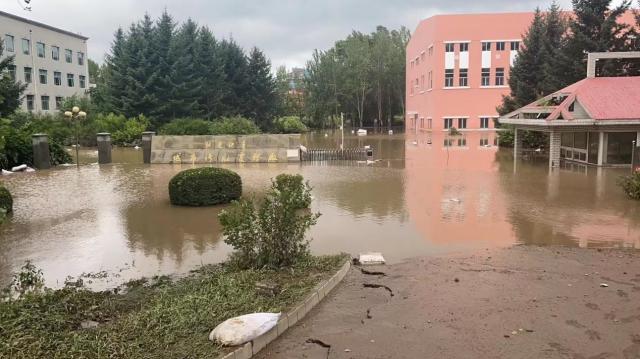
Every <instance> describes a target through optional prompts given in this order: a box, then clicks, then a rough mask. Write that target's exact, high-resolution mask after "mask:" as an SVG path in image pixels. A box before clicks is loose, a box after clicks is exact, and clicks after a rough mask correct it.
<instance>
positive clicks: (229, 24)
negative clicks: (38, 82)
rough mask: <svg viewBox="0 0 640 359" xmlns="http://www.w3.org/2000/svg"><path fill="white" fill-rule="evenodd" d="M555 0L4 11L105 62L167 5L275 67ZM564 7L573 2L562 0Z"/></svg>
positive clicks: (37, 0)
mask: <svg viewBox="0 0 640 359" xmlns="http://www.w3.org/2000/svg"><path fill="white" fill-rule="evenodd" d="M550 2H551V0H539V1H534V0H524V1H513V0H486V1H460V0H449V1H433V0H427V1H425V0H422V1H419V0H395V1H384V0H368V1H367V0H352V1H349V0H325V1H308V0H299V1H294V0H262V1H252V0H247V1H237V0H215V1H206V0H164V1H157V0H137V1H134V0H32V2H31V3H32V8H33V11H32V12H24V11H23V10H22V9H20V8H19V6H18V5H17V3H16V0H0V4H1V6H0V8H2V9H3V10H4V11H8V12H11V13H14V14H16V15H20V16H24V17H28V18H31V19H33V20H36V21H41V22H44V23H47V24H50V25H53V26H57V27H61V28H63V29H67V30H70V31H74V32H79V33H82V34H83V35H86V36H89V37H90V40H89V57H90V58H92V59H95V60H98V61H102V59H103V56H104V54H105V53H106V52H107V51H108V49H109V46H110V42H111V41H112V38H113V32H114V31H115V30H116V29H117V28H118V27H119V26H121V27H124V28H126V27H128V26H129V24H131V22H133V21H137V20H138V19H140V18H141V17H142V16H143V15H144V14H145V12H148V13H149V14H150V15H151V16H152V17H154V18H156V17H158V16H159V15H160V14H161V13H162V11H163V9H164V8H166V9H167V10H168V11H169V13H170V14H172V15H173V16H174V18H175V19H176V20H178V21H184V20H186V19H187V18H189V17H190V18H192V19H194V20H195V21H196V22H198V23H199V24H201V25H207V26H208V27H209V28H210V29H211V30H212V31H213V32H214V33H215V34H216V36H217V37H218V38H223V37H229V36H233V38H234V39H235V40H236V41H237V42H238V43H239V44H240V45H242V46H243V47H244V48H245V49H249V48H251V47H253V46H257V47H259V48H261V49H262V50H264V51H265V53H266V54H267V55H268V56H269V57H270V58H271V61H272V63H273V65H274V66H278V65H287V66H289V67H291V66H301V65H304V62H305V60H306V59H308V58H309V57H310V56H311V52H312V51H313V50H314V49H316V48H318V49H326V48H328V47H330V46H331V45H332V44H333V42H334V41H336V40H338V39H340V38H343V37H345V36H346V35H347V34H348V33H350V32H351V31H352V30H359V31H363V32H370V31H373V30H374V29H375V27H376V26H377V25H384V26H387V27H389V28H398V27H400V26H403V25H404V26H406V27H407V28H409V30H411V31H413V30H414V28H415V27H416V26H417V24H418V22H419V21H420V20H421V19H423V18H426V17H429V16H432V15H435V14H443V13H471V12H504V11H531V10H533V9H534V8H535V7H536V6H540V7H543V8H544V7H547V6H548V5H549V3H550ZM560 4H561V6H563V7H564V8H569V7H570V0H562V1H560Z"/></svg>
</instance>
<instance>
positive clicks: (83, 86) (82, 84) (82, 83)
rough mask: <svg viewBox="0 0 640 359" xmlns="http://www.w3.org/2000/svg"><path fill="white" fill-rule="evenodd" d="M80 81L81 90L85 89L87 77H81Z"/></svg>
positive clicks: (79, 77)
mask: <svg viewBox="0 0 640 359" xmlns="http://www.w3.org/2000/svg"><path fill="white" fill-rule="evenodd" d="M78 80H79V81H80V88H81V89H83V88H85V87H86V86H87V81H86V77H84V75H79V76H78Z"/></svg>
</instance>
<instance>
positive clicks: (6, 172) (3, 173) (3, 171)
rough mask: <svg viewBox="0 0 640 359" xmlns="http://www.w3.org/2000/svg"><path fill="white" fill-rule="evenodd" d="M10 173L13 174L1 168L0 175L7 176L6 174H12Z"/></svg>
mask: <svg viewBox="0 0 640 359" xmlns="http://www.w3.org/2000/svg"><path fill="white" fill-rule="evenodd" d="M12 174H13V172H11V171H7V170H2V175H3V176H8V175H12Z"/></svg>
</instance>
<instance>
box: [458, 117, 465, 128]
mask: <svg viewBox="0 0 640 359" xmlns="http://www.w3.org/2000/svg"><path fill="white" fill-rule="evenodd" d="M458 128H467V119H466V118H459V119H458Z"/></svg>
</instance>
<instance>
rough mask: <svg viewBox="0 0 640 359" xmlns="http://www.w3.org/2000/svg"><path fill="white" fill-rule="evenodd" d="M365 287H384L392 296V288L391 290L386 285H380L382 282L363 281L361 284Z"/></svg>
mask: <svg viewBox="0 0 640 359" xmlns="http://www.w3.org/2000/svg"><path fill="white" fill-rule="evenodd" d="M362 286H363V287H365V288H384V289H386V290H387V291H388V292H389V294H391V296H392V297H393V290H391V288H389V287H387V286H386V285H382V284H373V283H364V284H363V285H362Z"/></svg>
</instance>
